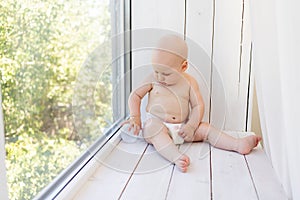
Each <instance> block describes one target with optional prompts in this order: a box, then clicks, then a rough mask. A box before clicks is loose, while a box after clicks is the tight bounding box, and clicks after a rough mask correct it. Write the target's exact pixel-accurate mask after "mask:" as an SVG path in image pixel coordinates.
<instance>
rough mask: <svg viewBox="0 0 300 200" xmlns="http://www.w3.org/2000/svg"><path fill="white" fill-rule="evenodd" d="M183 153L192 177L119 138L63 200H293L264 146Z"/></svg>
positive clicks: (193, 148) (192, 147) (189, 147)
mask: <svg viewBox="0 0 300 200" xmlns="http://www.w3.org/2000/svg"><path fill="white" fill-rule="evenodd" d="M230 134H233V135H239V136H242V135H246V134H249V133H236V132H231V133H230ZM179 148H180V150H181V151H184V152H185V153H186V154H187V155H189V156H190V158H191V165H190V167H189V170H188V172H187V173H181V172H180V171H179V170H178V169H177V168H176V167H175V166H174V165H173V164H170V163H169V162H168V161H166V160H165V159H164V158H162V157H161V156H160V155H158V153H157V152H156V151H155V150H154V148H153V147H152V146H151V145H148V144H147V143H145V142H144V141H138V142H136V143H133V144H128V143H124V142H123V141H122V140H121V139H120V138H119V136H118V135H116V136H115V137H114V138H113V139H112V140H111V141H110V142H109V143H108V144H107V145H106V148H105V149H104V150H103V151H101V152H100V153H99V154H98V155H97V156H96V157H95V158H94V159H93V161H92V162H91V163H90V164H89V165H88V166H87V167H86V169H85V170H83V171H82V172H81V174H80V175H79V176H78V177H77V180H74V181H73V183H72V184H69V185H68V186H67V188H66V189H65V190H64V191H63V192H62V193H61V194H60V195H59V196H58V197H57V199H74V200H85V199H89V200H92V199H108V200H110V199H112V200H113V199H139V200H140V199H154V200H157V199H189V200H191V199H204V200H205V199H207V200H208V199H225V200H227V199H230V200H235V199H236V200H240V199H243V200H246V199H260V200H270V199H272V200H276V199H278V200H284V199H288V198H287V197H286V195H285V193H284V191H283V188H282V186H281V185H280V183H279V182H278V180H277V178H276V176H275V173H274V170H273V168H272V166H271V164H270V162H269V160H268V158H267V156H266V154H265V153H264V151H263V149H262V148H261V147H257V148H256V149H254V150H253V151H252V152H251V153H250V154H249V155H246V156H243V155H240V154H238V153H235V152H231V151H224V150H220V149H216V148H214V147H211V146H210V145H209V144H207V143H204V142H197V143H186V144H183V145H181V146H179Z"/></svg>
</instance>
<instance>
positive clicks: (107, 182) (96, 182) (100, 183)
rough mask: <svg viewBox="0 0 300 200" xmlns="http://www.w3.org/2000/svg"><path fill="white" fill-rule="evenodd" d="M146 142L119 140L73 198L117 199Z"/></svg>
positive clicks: (82, 199)
mask: <svg viewBox="0 0 300 200" xmlns="http://www.w3.org/2000/svg"><path fill="white" fill-rule="evenodd" d="M146 147H147V144H146V143H145V142H143V141H138V142H136V143H134V144H127V143H124V142H122V141H121V142H120V143H119V145H118V146H116V148H115V149H114V151H113V152H112V153H111V154H110V155H109V156H108V157H107V159H105V160H101V159H98V160H97V161H98V162H99V163H100V164H101V165H100V167H99V168H98V169H97V170H96V172H95V173H94V174H93V175H92V176H91V177H90V178H89V180H88V181H87V182H86V183H85V184H84V186H83V187H82V188H81V190H80V191H79V192H78V194H77V195H76V196H75V197H74V200H85V199H90V200H93V199H95V200H96V199H99V198H101V199H118V197H119V196H120V194H121V192H122V190H123V188H124V187H125V186H126V184H127V182H128V180H129V179H130V177H131V175H132V173H133V171H134V169H135V167H136V165H137V163H138V162H139V160H140V158H141V156H142V154H143V152H144V151H145V148H146Z"/></svg>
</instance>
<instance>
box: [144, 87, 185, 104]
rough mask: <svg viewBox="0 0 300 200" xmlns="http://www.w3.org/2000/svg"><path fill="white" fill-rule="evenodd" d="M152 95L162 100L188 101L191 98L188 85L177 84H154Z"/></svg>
mask: <svg viewBox="0 0 300 200" xmlns="http://www.w3.org/2000/svg"><path fill="white" fill-rule="evenodd" d="M150 96H152V97H153V98H158V99H160V100H164V99H165V100H176V101H188V100H189V87H188V86H176V87H170V86H169V87H168V86H164V85H161V84H153V88H152V90H151V91H150Z"/></svg>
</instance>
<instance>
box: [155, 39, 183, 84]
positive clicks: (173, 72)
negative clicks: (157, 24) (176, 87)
mask: <svg viewBox="0 0 300 200" xmlns="http://www.w3.org/2000/svg"><path fill="white" fill-rule="evenodd" d="M187 54H188V48H187V44H186V42H185V41H184V40H183V39H182V38H180V37H179V36H176V35H167V36H164V37H162V38H161V39H160V40H159V42H158V45H157V49H155V50H154V52H153V55H152V67H153V70H154V74H155V77H156V79H157V81H158V82H161V83H162V84H166V85H172V84H175V83H176V82H177V81H178V79H179V78H180V76H181V73H183V72H184V71H185V70H186V69H187V66H188V65H187Z"/></svg>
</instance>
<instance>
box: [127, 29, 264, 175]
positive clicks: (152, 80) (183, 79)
mask: <svg viewBox="0 0 300 200" xmlns="http://www.w3.org/2000/svg"><path fill="white" fill-rule="evenodd" d="M187 53H188V48H187V45H186V43H185V41H184V40H183V39H181V38H180V37H178V36H175V35H168V36H165V37H163V38H162V39H160V40H159V42H158V47H157V49H156V50H154V52H153V56H152V69H153V72H152V73H151V74H149V75H148V76H147V77H146V78H145V80H144V81H143V83H142V85H141V86H139V87H138V88H137V89H135V90H134V91H133V92H132V93H131V94H130V97H129V100H128V104H129V110H130V118H129V120H128V121H126V122H125V123H128V124H129V131H133V132H134V134H135V135H137V134H138V133H139V131H140V129H141V128H142V122H141V117H140V105H141V100H142V99H143V97H144V96H145V95H146V94H148V104H147V106H146V111H147V119H146V121H145V122H144V124H143V131H142V133H143V137H144V138H145V140H146V142H148V143H150V144H152V145H153V146H154V148H155V149H156V150H157V151H158V152H159V154H160V155H162V156H163V157H165V158H166V159H167V160H169V161H170V162H173V163H175V164H176V166H177V167H178V168H179V169H180V170H181V171H182V172H186V171H187V169H188V166H189V164H190V159H189V157H188V156H187V155H185V154H182V153H181V152H180V151H179V150H178V148H177V146H176V144H175V143H180V141H178V137H177V136H180V137H181V138H182V140H184V141H185V142H193V141H207V142H209V143H210V144H211V145H213V146H215V147H217V148H221V149H225V150H233V151H236V152H238V153H240V154H248V153H250V151H251V150H252V149H253V148H254V147H255V146H257V144H258V142H259V141H260V140H261V137H258V136H255V135H253V136H248V137H244V138H234V137H231V136H229V135H227V134H225V133H223V132H221V131H219V130H217V129H215V128H214V127H212V126H211V125H210V124H208V123H206V122H202V118H203V114H204V102H203V99H202V96H201V93H200V90H199V87H198V83H197V81H196V80H195V79H194V78H193V77H192V76H191V75H189V74H187V73H186V70H187V68H188V62H187ZM174 125H176V126H177V127H178V128H177V130H176V128H174ZM174 132H175V133H174ZM179 139H180V138H179ZM174 142H175V143H174Z"/></svg>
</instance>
